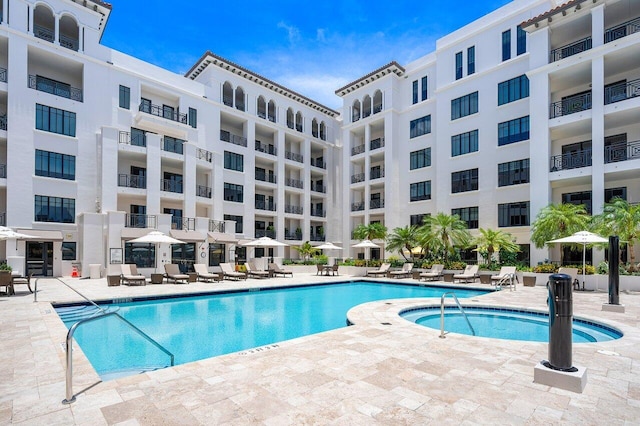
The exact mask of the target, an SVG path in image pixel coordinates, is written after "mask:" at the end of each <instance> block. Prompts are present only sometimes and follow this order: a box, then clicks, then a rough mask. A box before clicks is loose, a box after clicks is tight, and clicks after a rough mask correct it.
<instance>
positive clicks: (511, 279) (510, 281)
mask: <svg viewBox="0 0 640 426" xmlns="http://www.w3.org/2000/svg"><path fill="white" fill-rule="evenodd" d="M517 280H518V278H517V276H516V267H515V266H503V267H502V268H500V272H498V274H497V275H492V276H491V282H492V283H493V285H495V286H500V287H502V286H503V285H508V286H509V287H510V288H511V289H513V290H515V288H516V282H517Z"/></svg>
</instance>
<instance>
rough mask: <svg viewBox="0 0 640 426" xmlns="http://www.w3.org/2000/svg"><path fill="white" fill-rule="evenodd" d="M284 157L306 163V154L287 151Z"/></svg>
mask: <svg viewBox="0 0 640 426" xmlns="http://www.w3.org/2000/svg"><path fill="white" fill-rule="evenodd" d="M284 158H286V159H287V160H293V161H297V162H298V163H304V156H303V155H302V154H296V153H295V152H291V151H285V152H284Z"/></svg>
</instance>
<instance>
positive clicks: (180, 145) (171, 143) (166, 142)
mask: <svg viewBox="0 0 640 426" xmlns="http://www.w3.org/2000/svg"><path fill="white" fill-rule="evenodd" d="M185 142H186V141H184V140H182V139H176V138H172V137H171V136H164V137H163V138H162V149H163V150H165V151H167V152H174V153H176V154H183V153H184V144H185Z"/></svg>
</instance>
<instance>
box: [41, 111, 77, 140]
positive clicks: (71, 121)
mask: <svg viewBox="0 0 640 426" xmlns="http://www.w3.org/2000/svg"><path fill="white" fill-rule="evenodd" d="M36 129H38V130H44V131H45V132H51V133H58V134H60V135H66V136H73V137H75V136H76V113H75V112H69V111H65V110H62V109H58V108H54V107H50V106H46V105H40V104H36Z"/></svg>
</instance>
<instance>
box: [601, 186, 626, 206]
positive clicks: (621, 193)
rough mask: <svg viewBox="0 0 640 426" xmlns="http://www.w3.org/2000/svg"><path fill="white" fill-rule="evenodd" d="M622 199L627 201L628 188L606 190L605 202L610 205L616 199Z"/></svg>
mask: <svg viewBox="0 0 640 426" xmlns="http://www.w3.org/2000/svg"><path fill="white" fill-rule="evenodd" d="M616 197H618V198H622V199H623V200H626V199H627V187H625V186H623V187H621V188H607V189H605V190H604V202H605V203H610V202H611V201H612V200H613V199H614V198H616Z"/></svg>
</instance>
